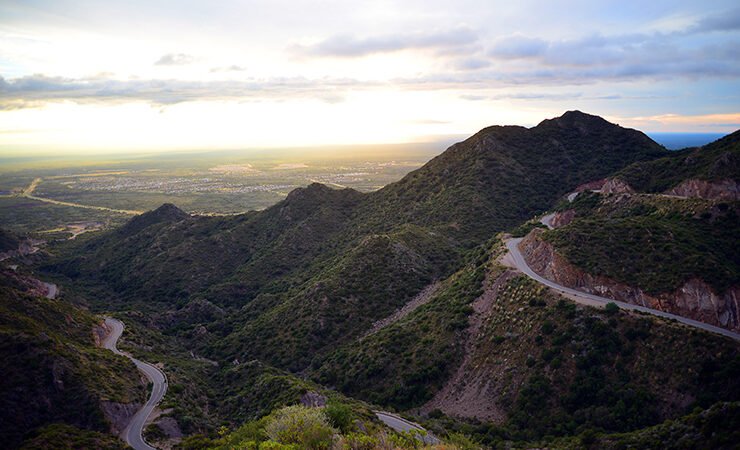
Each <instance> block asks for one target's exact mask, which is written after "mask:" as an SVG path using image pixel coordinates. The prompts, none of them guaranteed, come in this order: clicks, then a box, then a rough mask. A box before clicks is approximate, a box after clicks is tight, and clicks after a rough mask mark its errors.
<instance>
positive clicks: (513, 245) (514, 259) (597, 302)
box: [506, 238, 740, 341]
mask: <svg viewBox="0 0 740 450" xmlns="http://www.w3.org/2000/svg"><path fill="white" fill-rule="evenodd" d="M521 241H522V238H517V239H509V240H508V241H507V242H506V248H508V249H509V254H508V255H507V258H506V259H507V260H508V261H509V262H510V263H511V264H513V265H514V266H515V267H516V268H517V269H519V270H520V271H522V272H523V273H524V274H525V275H527V276H528V277H529V278H532V279H533V280H535V281H537V282H539V283H542V284H544V285H545V286H549V287H551V288H553V289H555V290H556V291H558V292H560V293H562V294H564V295H565V296H566V297H568V298H570V299H571V300H574V301H576V302H578V303H581V304H584V305H589V306H604V305H606V304H607V303H615V304H616V305H617V306H619V307H620V308H622V309H627V310H632V311H641V312H645V313H648V314H653V315H655V316H660V317H665V318H667V319H673V320H676V321H678V322H681V323H683V324H685V325H688V326H691V327H694V328H700V329H702V330H705V331H709V332H710V333H716V334H721V335H723V336H727V337H729V338H732V339H734V340H736V341H740V334H738V333H733V332H732V331H730V330H725V329H724V328H720V327H715V326H714V325H709V324H706V323H703V322H699V321H697V320H692V319H687V318H686V317H681V316H677V315H675V314H671V313H667V312H663V311H659V310H657V309H652V308H646V307H644V306H639V305H633V304H631V303H625V302H620V301H618V300H614V299H610V298H607V297H600V296H598V295H594V294H588V293H586V292H582V291H578V290H576V289H572V288H569V287H565V286H563V285H560V284H557V283H555V282H554V281H550V280H548V279H547V278H544V277H542V276H541V275H539V274H537V273H535V272H534V271H533V270H532V269H531V268H530V267H529V265H528V264H527V263H526V261H525V260H524V257H523V256H522V254H521V252H520V251H519V243H520V242H521Z"/></svg>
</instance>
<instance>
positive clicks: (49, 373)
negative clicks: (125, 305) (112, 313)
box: [0, 272, 144, 448]
mask: <svg viewBox="0 0 740 450" xmlns="http://www.w3.org/2000/svg"><path fill="white" fill-rule="evenodd" d="M0 283H1V284H0V287H1V288H0V355H2V358H0V372H1V373H2V374H3V375H2V377H0V398H2V399H3V407H2V408H1V409H0V437H1V438H2V442H3V443H4V445H7V446H9V447H11V448H12V447H14V446H17V445H18V444H19V443H20V442H21V441H22V440H23V439H24V438H25V437H27V436H29V433H30V432H32V431H33V430H35V429H36V428H39V427H43V426H45V425H49V424H52V423H65V424H67V425H70V426H73V427H77V428H81V429H87V430H93V431H100V432H107V431H108V427H109V426H108V423H107V422H106V420H105V418H104V416H103V413H102V411H101V409H100V401H103V400H107V401H113V402H123V403H129V402H141V401H142V399H143V397H144V392H143V386H141V385H140V384H139V383H138V379H139V378H138V374H137V371H136V369H135V367H134V365H133V364H132V363H131V362H130V361H129V360H127V359H126V358H123V357H120V356H115V355H114V354H113V353H111V352H110V351H108V350H103V349H99V348H96V347H95V344H94V341H93V326H95V325H97V324H98V323H99V321H98V319H96V318H94V317H93V316H92V315H90V314H89V313H87V312H85V311H82V310H80V309H78V308H75V307H73V306H71V305H70V304H69V303H67V302H64V301H60V300H49V299H45V298H38V297H32V296H29V295H26V294H23V293H21V292H19V291H17V290H16V289H15V283H14V282H13V280H12V278H10V277H8V275H7V274H6V273H5V272H3V273H0Z"/></svg>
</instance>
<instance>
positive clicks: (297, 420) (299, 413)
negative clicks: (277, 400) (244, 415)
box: [265, 405, 337, 450]
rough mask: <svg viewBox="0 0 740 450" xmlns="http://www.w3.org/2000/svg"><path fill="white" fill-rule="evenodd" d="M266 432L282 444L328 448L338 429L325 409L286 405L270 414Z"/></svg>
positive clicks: (309, 447) (307, 447) (306, 447)
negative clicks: (330, 420)
mask: <svg viewBox="0 0 740 450" xmlns="http://www.w3.org/2000/svg"><path fill="white" fill-rule="evenodd" d="M265 433H266V434H267V436H269V437H270V439H271V440H273V441H275V442H278V443H280V444H286V445H291V444H295V445H297V446H298V447H299V448H305V449H316V450H318V449H328V448H330V447H331V444H332V441H333V437H334V435H335V434H336V433H337V430H336V429H334V428H333V427H332V426H331V425H329V421H328V420H327V418H326V415H325V414H324V411H322V410H321V409H318V408H306V407H304V406H300V405H296V406H286V407H285V408H281V409H279V410H277V411H276V412H274V413H273V414H271V415H270V417H269V419H268V420H267V424H266V425H265Z"/></svg>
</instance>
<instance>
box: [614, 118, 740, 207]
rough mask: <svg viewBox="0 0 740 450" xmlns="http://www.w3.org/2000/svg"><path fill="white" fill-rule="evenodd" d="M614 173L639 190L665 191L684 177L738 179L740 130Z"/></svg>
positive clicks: (739, 175)
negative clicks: (701, 144) (702, 144)
mask: <svg viewBox="0 0 740 450" xmlns="http://www.w3.org/2000/svg"><path fill="white" fill-rule="evenodd" d="M616 176H617V177H618V178H620V179H622V180H624V181H626V182H627V184H629V185H630V186H631V187H632V188H634V189H636V190H637V191H638V192H651V193H655V192H664V191H666V190H668V189H670V188H672V187H674V186H676V185H678V184H679V183H681V182H682V181H684V180H688V179H694V178H695V179H700V180H709V181H718V180H735V181H740V131H736V132H734V133H732V134H729V135H727V136H725V137H723V138H722V139H719V140H717V141H715V142H712V143H711V144H707V145H705V146H703V147H699V148H695V149H686V150H681V151H677V152H671V153H670V154H669V155H668V156H667V157H664V158H660V159H656V160H653V161H648V162H639V163H635V164H632V165H630V166H628V167H626V168H625V169H623V170H621V171H619V172H617V174H616Z"/></svg>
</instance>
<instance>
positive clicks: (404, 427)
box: [374, 411, 440, 445]
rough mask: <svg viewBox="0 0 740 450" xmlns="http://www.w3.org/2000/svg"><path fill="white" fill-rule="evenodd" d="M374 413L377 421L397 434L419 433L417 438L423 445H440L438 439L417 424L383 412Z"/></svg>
mask: <svg viewBox="0 0 740 450" xmlns="http://www.w3.org/2000/svg"><path fill="white" fill-rule="evenodd" d="M374 412H375V415H376V416H378V419H380V421H381V422H383V423H384V424H386V425H388V426H389V427H391V428H393V429H394V430H396V431H398V432H406V431H419V432H421V436H419V438H420V439H421V441H422V442H424V443H425V444H430V445H435V444H439V443H440V440H439V439H437V438H436V437H434V436H433V435H432V434H431V433H429V432H428V431H427V430H425V429H424V427H422V426H421V425H419V424H418V423H414V422H409V421H408V420H406V419H404V418H403V417H399V416H397V415H395V414H391V413H388V412H383V411H374Z"/></svg>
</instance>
